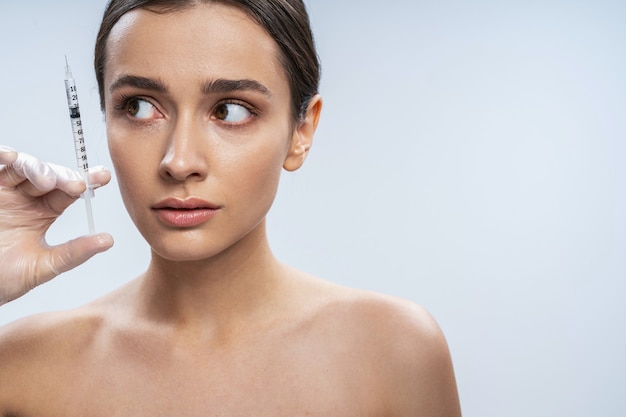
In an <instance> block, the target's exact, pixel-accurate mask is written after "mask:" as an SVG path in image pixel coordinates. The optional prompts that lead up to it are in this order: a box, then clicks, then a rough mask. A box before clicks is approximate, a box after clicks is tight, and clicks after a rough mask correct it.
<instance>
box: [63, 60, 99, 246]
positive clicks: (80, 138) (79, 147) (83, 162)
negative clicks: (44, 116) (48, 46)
mask: <svg viewBox="0 0 626 417" xmlns="http://www.w3.org/2000/svg"><path fill="white" fill-rule="evenodd" d="M65 92H66V93H67V106H68V107H69V109H70V120H71V122H72V134H73V135H74V150H75V151H76V163H77V164H78V169H79V170H80V171H81V174H82V176H83V179H84V181H85V184H86V185H87V189H86V190H85V192H84V193H83V195H82V197H83V199H84V200H85V208H86V209H87V223H88V224H89V234H91V235H93V234H94V233H95V228H94V225H93V212H92V210H91V198H92V197H93V196H94V193H93V186H92V185H91V184H90V183H89V163H88V162H87V151H86V149H85V137H84V135H83V123H82V122H81V120H80V108H79V107H78V95H77V93H76V82H75V81H74V77H73V76H72V70H71V69H70V65H69V64H68V63H67V56H66V57H65Z"/></svg>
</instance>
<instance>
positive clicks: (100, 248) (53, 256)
mask: <svg viewBox="0 0 626 417" xmlns="http://www.w3.org/2000/svg"><path fill="white" fill-rule="evenodd" d="M112 246H113V238H112V237H111V235H109V234H107V233H100V234H97V235H91V236H81V237H79V238H76V239H73V240H70V241H69V242H66V243H64V244H62V245H58V246H54V247H52V248H50V249H51V250H50V255H49V261H48V262H49V268H50V270H51V271H53V272H54V275H55V276H56V275H59V274H61V273H63V272H66V271H69V270H70V269H73V268H76V267H77V266H78V265H80V264H82V263H84V262H86V261H87V260H88V259H89V258H91V257H92V256H94V255H95V254H97V253H101V252H104V251H106V250H108V249H110V248H111V247H112ZM49 279H50V278H46V279H45V280H44V281H42V282H39V283H38V284H41V283H43V282H45V281H48V280H49Z"/></svg>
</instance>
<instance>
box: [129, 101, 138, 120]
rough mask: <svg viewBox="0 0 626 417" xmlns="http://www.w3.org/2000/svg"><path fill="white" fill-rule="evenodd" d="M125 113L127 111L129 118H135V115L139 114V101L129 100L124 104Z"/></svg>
mask: <svg viewBox="0 0 626 417" xmlns="http://www.w3.org/2000/svg"><path fill="white" fill-rule="evenodd" d="M126 111H128V114H130V115H131V116H137V113H139V100H137V99H132V100H129V101H128V103H126Z"/></svg>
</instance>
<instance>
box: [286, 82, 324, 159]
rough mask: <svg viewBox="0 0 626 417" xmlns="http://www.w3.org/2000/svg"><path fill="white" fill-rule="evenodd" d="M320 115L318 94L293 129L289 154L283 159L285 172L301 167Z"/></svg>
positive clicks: (320, 101)
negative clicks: (302, 118)
mask: <svg viewBox="0 0 626 417" xmlns="http://www.w3.org/2000/svg"><path fill="white" fill-rule="evenodd" d="M321 113H322V97H321V96H320V95H319V94H316V95H315V96H313V98H312V99H311V101H310V102H309V107H308V108H307V110H306V113H305V115H304V120H303V121H301V122H300V123H299V124H298V126H296V128H295V129H294V132H293V138H292V139H291V145H290V146H289V152H288V153H287V157H286V158H285V163H284V164H283V168H285V169H286V170H287V171H295V170H297V169H298V168H300V167H301V166H302V164H303V163H304V160H305V159H306V157H307V155H308V154H309V149H311V145H312V144H313V135H314V134H315V130H316V129H317V125H318V123H319V120H320V114H321Z"/></svg>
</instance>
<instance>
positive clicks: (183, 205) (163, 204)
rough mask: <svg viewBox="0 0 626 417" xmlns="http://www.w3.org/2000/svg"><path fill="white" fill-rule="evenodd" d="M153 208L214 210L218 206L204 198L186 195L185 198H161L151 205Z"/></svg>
mask: <svg viewBox="0 0 626 417" xmlns="http://www.w3.org/2000/svg"><path fill="white" fill-rule="evenodd" d="M152 208H154V209H183V210H193V209H210V210H216V209H218V208H219V206H218V205H216V204H213V203H209V202H208V201H206V200H203V199H201V198H199V197H187V198H175V197H168V198H166V199H163V200H161V201H159V202H158V203H156V204H155V205H153V206H152Z"/></svg>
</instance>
